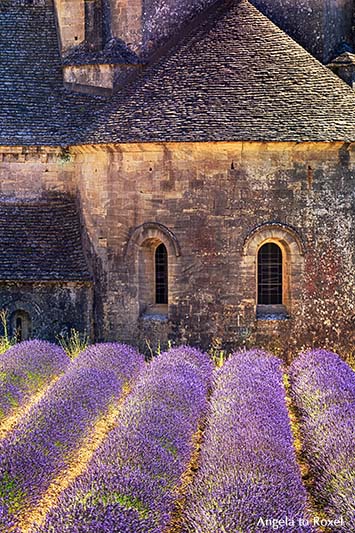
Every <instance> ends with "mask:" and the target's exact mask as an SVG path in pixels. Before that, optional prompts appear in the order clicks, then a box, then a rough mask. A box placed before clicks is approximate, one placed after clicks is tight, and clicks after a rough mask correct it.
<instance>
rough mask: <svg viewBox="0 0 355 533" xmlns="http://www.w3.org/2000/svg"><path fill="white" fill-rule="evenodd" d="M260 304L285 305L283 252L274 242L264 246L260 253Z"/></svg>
mask: <svg viewBox="0 0 355 533" xmlns="http://www.w3.org/2000/svg"><path fill="white" fill-rule="evenodd" d="M258 304H259V305H282V304H283V266H282V250H281V248H280V246H278V245H277V244H275V243H274V242H267V243H266V244H263V245H262V246H261V248H260V249H259V252H258Z"/></svg>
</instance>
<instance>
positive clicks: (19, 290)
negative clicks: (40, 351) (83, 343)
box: [0, 282, 93, 341]
mask: <svg viewBox="0 0 355 533" xmlns="http://www.w3.org/2000/svg"><path fill="white" fill-rule="evenodd" d="M92 299H93V296H92V286H91V285H90V283H74V282H70V283H63V282H62V283H21V282H8V283H4V282H0V309H5V310H6V311H7V313H8V318H9V322H10V334H14V324H12V323H11V322H12V316H13V315H14V314H15V313H16V312H19V311H23V312H25V313H27V315H28V316H29V317H30V319H31V322H32V324H31V330H32V331H31V337H33V338H39V339H48V340H52V341H55V340H56V336H57V335H59V334H64V335H65V334H69V333H70V330H71V328H75V329H76V330H78V331H80V332H81V333H84V332H86V333H87V334H88V335H90V336H91V338H92V333H93V325H92V307H93V301H92Z"/></svg>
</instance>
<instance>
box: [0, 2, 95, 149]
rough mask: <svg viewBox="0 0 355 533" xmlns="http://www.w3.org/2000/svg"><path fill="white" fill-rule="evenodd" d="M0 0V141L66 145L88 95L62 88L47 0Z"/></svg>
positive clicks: (77, 128) (76, 130)
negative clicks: (39, 0)
mask: <svg viewBox="0 0 355 533" xmlns="http://www.w3.org/2000/svg"><path fill="white" fill-rule="evenodd" d="M22 4H23V2H20V1H19V0H17V1H16V0H2V1H0V144H3V145H17V144H18V145H41V144H43V145H67V144H70V143H71V142H72V141H73V139H74V138H75V137H76V135H78V134H80V133H81V131H82V127H83V126H82V124H83V120H84V117H85V118H87V116H88V114H89V113H88V111H87V110H88V108H89V106H90V105H91V104H92V102H93V101H94V103H95V99H93V98H92V97H85V96H84V95H78V94H70V93H69V92H67V91H66V90H65V89H64V88H63V77H62V67H61V59H60V55H59V47H58V39H57V34H56V25H55V17H54V7H53V2H52V0H46V2H43V4H40V5H38V4H34V5H22Z"/></svg>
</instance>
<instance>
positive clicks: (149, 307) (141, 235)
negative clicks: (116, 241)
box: [126, 222, 181, 318]
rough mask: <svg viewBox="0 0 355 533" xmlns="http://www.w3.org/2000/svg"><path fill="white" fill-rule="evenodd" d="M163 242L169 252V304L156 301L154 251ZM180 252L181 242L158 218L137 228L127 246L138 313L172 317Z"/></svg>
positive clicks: (144, 315) (149, 315) (146, 315)
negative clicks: (170, 315)
mask: <svg viewBox="0 0 355 533" xmlns="http://www.w3.org/2000/svg"><path fill="white" fill-rule="evenodd" d="M160 244H164V245H165V247H166V250H167V252H168V304H167V305H165V304H156V303H155V251H156V249H157V247H158V246H159V245H160ZM180 255H181V250H180V245H179V242H178V240H177V238H176V236H175V235H174V233H173V232H172V231H171V230H170V229H169V228H167V227H166V226H164V225H163V224H160V223H158V222H145V223H144V224H142V225H140V226H138V227H137V228H135V230H134V231H133V233H132V234H131V236H130V238H129V240H128V243H127V248H126V257H127V259H128V258H129V259H128V260H129V262H130V263H131V264H130V267H131V268H132V266H133V269H134V271H133V272H132V274H133V277H134V279H135V283H136V287H137V297H138V315H139V316H143V317H146V318H149V317H153V318H156V317H160V318H168V317H169V308H170V306H171V304H172V303H174V302H175V293H176V279H177V271H178V258H179V257H180Z"/></svg>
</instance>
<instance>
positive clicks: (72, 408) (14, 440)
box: [0, 345, 144, 516]
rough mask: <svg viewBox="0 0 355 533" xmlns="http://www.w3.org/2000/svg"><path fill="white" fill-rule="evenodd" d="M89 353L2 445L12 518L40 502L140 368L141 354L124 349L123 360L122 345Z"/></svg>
mask: <svg viewBox="0 0 355 533" xmlns="http://www.w3.org/2000/svg"><path fill="white" fill-rule="evenodd" d="M91 353H94V356H92V357H91V358H90V356H88V354H87V353H83V355H82V356H81V355H79V357H78V358H77V359H76V361H75V362H74V363H73V364H72V365H71V366H70V367H69V369H68V371H67V372H66V374H65V375H64V376H62V377H61V378H60V379H59V380H58V381H57V382H56V383H55V384H54V385H53V386H52V387H50V388H49V389H48V391H47V392H46V393H45V395H44V396H43V398H42V399H41V401H40V402H39V403H38V404H36V405H35V406H34V407H33V408H32V409H31V410H30V411H29V412H28V414H27V416H25V417H24V418H23V419H21V421H20V423H19V425H18V426H17V427H16V428H15V430H14V431H13V432H12V433H11V434H10V435H9V436H8V438H6V439H5V440H4V441H3V442H2V443H1V444H0V505H3V506H6V507H7V509H8V512H9V514H10V515H11V516H16V514H17V512H18V511H22V510H23V509H24V508H28V507H31V506H33V505H36V504H37V503H38V501H39V498H40V496H41V495H42V494H43V493H44V491H45V490H46V489H47V488H48V486H49V484H50V482H51V480H52V479H53V478H54V477H55V476H56V475H58V474H59V472H61V471H62V470H63V469H64V468H65V467H66V466H67V465H68V462H69V461H70V454H71V453H72V452H73V451H74V450H76V449H77V448H78V447H79V446H80V443H81V440H82V439H83V438H84V437H85V436H86V435H88V433H89V432H90V430H92V429H93V426H94V424H95V422H96V420H97V419H98V417H100V415H101V414H102V413H103V412H105V411H106V410H107V408H108V407H109V405H110V404H111V403H112V402H114V401H115V400H117V398H118V397H119V396H120V394H121V392H122V388H123V386H124V384H125V383H126V382H127V381H128V380H130V379H131V378H132V377H133V376H134V375H135V374H137V372H138V371H139V370H140V369H142V368H143V366H144V358H143V356H141V355H140V354H138V353H137V352H135V351H133V350H128V351H127V354H126V357H125V355H124V354H125V348H124V347H122V346H120V345H109V346H107V345H102V346H100V345H98V346H96V347H93V348H92V350H91ZM100 356H101V357H100ZM81 360H82V361H83V365H81Z"/></svg>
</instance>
